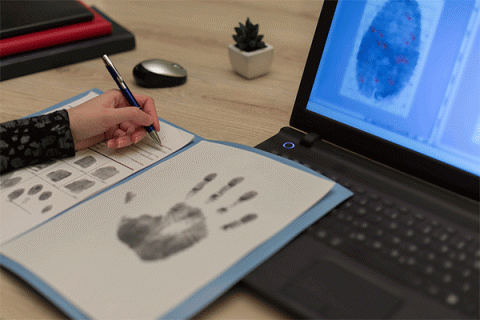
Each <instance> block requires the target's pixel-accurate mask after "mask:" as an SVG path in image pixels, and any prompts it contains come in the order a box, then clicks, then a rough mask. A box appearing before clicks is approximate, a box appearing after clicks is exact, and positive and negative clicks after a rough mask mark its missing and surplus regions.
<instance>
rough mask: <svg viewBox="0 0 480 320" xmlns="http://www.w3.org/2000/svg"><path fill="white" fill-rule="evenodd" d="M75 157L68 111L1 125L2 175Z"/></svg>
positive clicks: (0, 162) (0, 167) (0, 164)
mask: <svg viewBox="0 0 480 320" xmlns="http://www.w3.org/2000/svg"><path fill="white" fill-rule="evenodd" d="M74 155H75V147H74V144H73V138H72V133H71V131H70V124H69V119H68V112H67V111H66V110H59V111H55V112H52V113H49V114H45V115H40V116H36V117H31V118H23V119H18V120H13V121H9V122H5V123H1V124H0V173H1V174H3V173H7V172H9V171H12V170H16V169H19V168H23V167H26V166H29V165H34V164H38V163H41V162H45V161H48V160H50V159H59V158H65V157H71V156H74Z"/></svg>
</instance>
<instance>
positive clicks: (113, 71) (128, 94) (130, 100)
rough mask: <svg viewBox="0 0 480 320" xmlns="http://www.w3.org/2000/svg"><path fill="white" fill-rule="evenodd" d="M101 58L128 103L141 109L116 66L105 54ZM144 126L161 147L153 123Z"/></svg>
mask: <svg viewBox="0 0 480 320" xmlns="http://www.w3.org/2000/svg"><path fill="white" fill-rule="evenodd" d="M102 59H103V62H105V67H107V70H108V72H110V75H111V76H112V78H113V80H115V82H116V84H117V85H118V87H119V88H120V91H122V93H123V96H124V97H125V98H126V99H127V101H128V103H130V105H131V106H135V107H137V108H139V109H142V108H140V105H139V104H138V102H137V100H136V99H135V97H134V96H133V94H132V92H131V91H130V89H128V87H127V84H126V83H125V81H123V78H122V76H121V75H120V73H119V72H118V71H117V68H115V66H114V65H113V63H112V61H110V59H109V58H108V57H107V55H106V54H104V55H103V56H102ZM144 128H145V130H147V132H148V134H150V137H152V139H153V140H155V141H156V142H157V143H158V144H159V145H160V147H161V146H162V142H161V141H160V138H159V137H158V134H157V131H155V129H154V128H153V125H150V126H148V127H144Z"/></svg>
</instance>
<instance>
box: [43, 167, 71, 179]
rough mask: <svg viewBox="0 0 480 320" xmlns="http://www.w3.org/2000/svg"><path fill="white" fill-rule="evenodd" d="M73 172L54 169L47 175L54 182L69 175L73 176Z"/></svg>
mask: <svg viewBox="0 0 480 320" xmlns="http://www.w3.org/2000/svg"><path fill="white" fill-rule="evenodd" d="M71 175H72V173H71V172H70V171H67V170H63V169H60V170H57V171H52V172H50V173H49V174H47V177H49V178H50V179H51V180H52V181H53V182H58V181H60V180H63V179H65V178H67V177H69V176H71Z"/></svg>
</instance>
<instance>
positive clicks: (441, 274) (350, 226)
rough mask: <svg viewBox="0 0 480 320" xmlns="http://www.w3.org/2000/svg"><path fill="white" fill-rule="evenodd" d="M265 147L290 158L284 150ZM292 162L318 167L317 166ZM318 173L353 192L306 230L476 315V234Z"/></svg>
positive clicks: (478, 257) (479, 266) (478, 263)
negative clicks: (279, 150) (352, 194)
mask: <svg viewBox="0 0 480 320" xmlns="http://www.w3.org/2000/svg"><path fill="white" fill-rule="evenodd" d="M262 149H264V148H262ZM267 151H270V152H271V153H274V154H278V155H281V156H283V157H286V158H290V159H292V157H291V155H288V154H286V153H285V151H284V150H282V151H281V152H278V151H276V150H267ZM292 160H294V161H296V162H299V163H301V164H303V165H306V166H307V167H310V168H312V169H314V170H316V169H317V168H315V167H316V166H317V165H316V164H313V163H312V164H309V163H305V162H303V161H300V160H296V159H292ZM316 171H317V172H319V173H321V174H323V175H325V176H327V177H329V178H331V179H332V180H335V181H337V182H338V183H340V184H341V185H343V186H344V187H346V188H349V189H350V190H351V191H353V192H354V196H352V197H351V198H350V199H348V200H346V201H345V202H343V203H342V204H341V205H339V206H338V207H337V208H335V209H334V210H332V211H331V212H329V213H328V214H327V215H325V216H324V217H323V218H322V219H320V220H319V221H317V222H316V223H315V224H313V225H312V226H311V227H309V229H308V230H307V232H309V233H310V234H311V235H313V236H314V237H315V239H318V241H320V242H322V243H323V244H325V245H327V246H329V247H331V248H333V249H334V250H336V251H339V252H341V253H343V254H344V255H346V256H348V257H350V258H352V259H354V260H355V261H357V262H359V263H360V264H363V265H365V266H367V267H369V268H371V269H373V270H375V271H377V272H380V273H382V274H384V275H386V276H387V277H388V278H389V279H395V280H397V281H398V282H400V283H401V284H404V285H407V286H409V287H410V288H412V289H414V290H415V291H417V292H418V291H420V292H423V293H424V294H425V295H427V296H429V297H432V298H434V299H436V300H437V301H439V302H441V303H442V304H443V305H445V306H447V307H449V308H452V309H456V310H458V311H460V312H461V313H464V314H468V315H471V316H474V317H475V318H478V316H479V283H480V282H479V269H480V248H479V238H478V235H475V234H468V233H465V232H464V231H462V229H460V228H457V227H454V226H450V225H446V224H445V223H443V222H442V221H441V219H437V218H433V216H434V215H432V214H431V213H424V212H421V211H420V210H417V209H415V208H413V207H409V206H408V205H406V204H403V203H399V202H396V201H395V200H394V199H392V198H391V197H389V196H388V195H382V194H380V193H378V192H374V191H371V190H369V189H368V187H365V186H360V185H356V184H354V182H352V181H348V180H347V179H345V178H339V177H338V176H336V175H335V173H333V172H326V171H325V170H324V169H317V170H316Z"/></svg>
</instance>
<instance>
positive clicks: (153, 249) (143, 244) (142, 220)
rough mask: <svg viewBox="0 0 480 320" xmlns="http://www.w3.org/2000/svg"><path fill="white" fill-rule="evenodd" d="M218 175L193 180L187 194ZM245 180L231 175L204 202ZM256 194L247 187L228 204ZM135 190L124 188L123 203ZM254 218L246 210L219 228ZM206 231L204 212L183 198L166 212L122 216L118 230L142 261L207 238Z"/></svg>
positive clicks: (194, 191) (128, 200) (176, 250)
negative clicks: (228, 179) (231, 177)
mask: <svg viewBox="0 0 480 320" xmlns="http://www.w3.org/2000/svg"><path fill="white" fill-rule="evenodd" d="M216 177H217V174H216V173H211V174H208V175H207V176H205V178H204V179H203V180H202V181H201V182H199V183H198V184H196V185H195V186H194V187H193V188H192V189H191V190H190V191H189V192H188V193H187V196H186V198H187V199H188V198H191V197H193V196H195V195H197V194H198V193H199V192H200V191H201V190H202V189H203V188H204V186H205V185H206V184H208V183H210V182H211V181H213V179H215V178H216ZM243 180H244V178H243V177H238V178H233V179H231V180H230V181H229V182H228V183H227V184H226V185H225V186H223V187H221V188H220V189H219V191H217V192H216V193H214V194H212V195H210V196H209V197H208V198H207V200H206V201H205V204H206V205H207V206H208V203H211V202H213V201H215V200H217V199H218V198H220V197H221V196H222V195H224V194H225V192H227V191H228V190H231V189H232V188H233V187H235V186H236V185H238V184H239V183H240V182H242V181H243ZM256 195H257V192H256V191H250V192H247V193H244V194H243V195H241V196H240V197H239V198H238V199H237V200H236V201H235V202H234V203H233V204H231V205H229V206H228V208H233V207H234V206H237V205H238V204H240V203H243V202H245V201H248V200H250V199H253V198H254V197H255V196H256ZM134 198H135V194H133V193H132V192H127V193H126V196H125V203H126V204H128V203H130V202H132V201H133V199H134ZM226 211H227V207H222V208H220V209H217V212H221V213H224V212H226ZM256 218H257V215H256V214H254V213H250V214H247V215H245V216H243V217H241V218H240V219H237V220H234V221H233V222H231V223H228V224H226V225H223V226H222V227H221V229H222V230H228V229H232V228H236V227H238V226H240V225H242V224H245V223H247V222H250V221H253V220H255V219H256ZM207 235H208V230H207V223H206V218H205V215H204V214H203V212H202V210H201V209H200V208H196V207H192V206H190V205H188V204H187V203H185V202H181V203H177V204H176V205H174V206H173V207H172V208H170V210H169V211H168V212H167V214H166V215H165V216H162V215H158V216H152V215H148V214H144V215H142V216H140V217H138V218H125V217H124V218H122V220H121V222H120V226H119V228H118V230H117V236H118V238H119V239H120V240H121V241H122V242H123V243H125V244H127V245H128V246H129V247H130V248H131V249H133V250H134V251H135V252H136V253H137V255H138V256H139V257H140V259H142V260H145V261H152V260H159V259H165V258H168V257H169V256H171V255H173V254H176V253H179V252H181V251H183V250H185V249H187V248H189V247H191V246H193V245H194V244H195V243H197V242H199V241H201V240H202V239H204V238H206V237H207Z"/></svg>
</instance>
